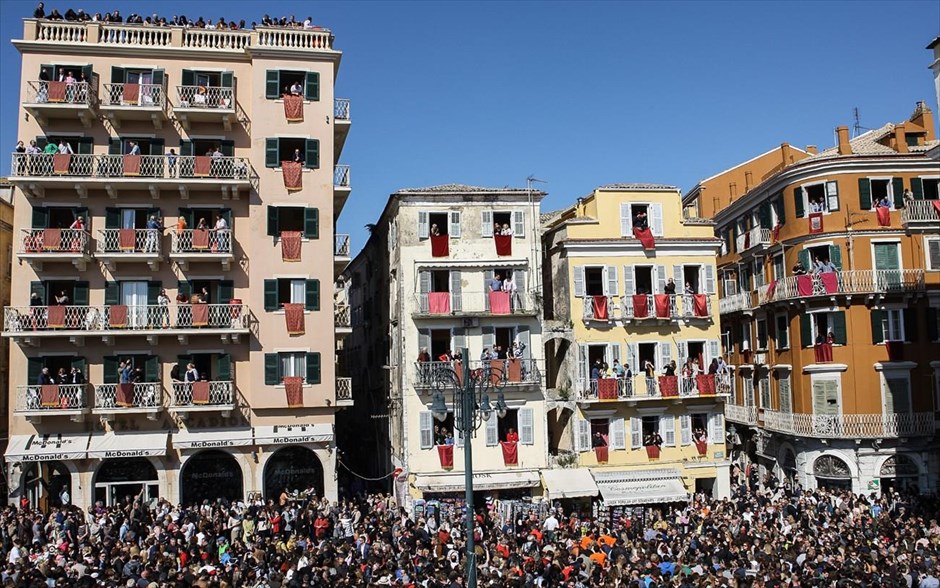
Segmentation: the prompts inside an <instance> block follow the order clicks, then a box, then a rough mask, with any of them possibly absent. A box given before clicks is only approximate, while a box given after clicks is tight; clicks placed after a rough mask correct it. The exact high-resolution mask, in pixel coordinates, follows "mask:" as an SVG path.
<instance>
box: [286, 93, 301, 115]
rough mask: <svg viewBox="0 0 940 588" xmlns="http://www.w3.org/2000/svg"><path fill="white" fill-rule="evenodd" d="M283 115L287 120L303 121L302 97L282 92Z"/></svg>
mask: <svg viewBox="0 0 940 588" xmlns="http://www.w3.org/2000/svg"><path fill="white" fill-rule="evenodd" d="M284 116H285V117H286V118H287V122H303V120H304V97H303V96H300V95H294V94H284Z"/></svg>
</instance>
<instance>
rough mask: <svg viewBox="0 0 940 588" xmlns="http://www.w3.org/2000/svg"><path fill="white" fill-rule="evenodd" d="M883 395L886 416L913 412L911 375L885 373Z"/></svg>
mask: <svg viewBox="0 0 940 588" xmlns="http://www.w3.org/2000/svg"><path fill="white" fill-rule="evenodd" d="M883 375H884V380H883V386H882V394H883V395H884V396H883V398H884V414H906V413H909V412H911V381H910V378H909V374H906V373H904V374H900V373H885V374H883Z"/></svg>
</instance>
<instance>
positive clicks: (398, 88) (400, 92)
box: [0, 0, 940, 250]
mask: <svg viewBox="0 0 940 588" xmlns="http://www.w3.org/2000/svg"><path fill="white" fill-rule="evenodd" d="M46 6H47V10H48V9H51V8H53V7H55V8H59V9H60V11H61V12H65V9H66V8H68V7H69V6H72V7H74V8H76V9H78V8H83V9H84V10H85V11H86V12H92V13H93V12H97V11H102V12H103V11H105V10H113V9H115V8H117V9H119V10H120V11H121V13H122V14H123V15H125V16H126V15H127V14H129V13H131V12H141V13H142V14H148V13H151V12H153V10H154V9H155V8H156V9H157V10H158V11H159V13H160V14H162V15H167V16H172V15H173V14H175V13H181V14H186V15H187V16H189V17H191V18H196V17H199V16H200V15H202V16H204V17H206V18H212V19H216V18H218V17H219V16H224V17H225V18H226V19H242V18H244V19H245V20H246V21H248V22H251V21H252V20H260V17H261V13H260V12H259V8H257V7H258V6H262V7H264V9H266V10H269V11H270V12H271V14H272V15H275V14H276V15H290V14H295V15H296V16H297V17H298V18H303V17H305V16H308V15H310V16H312V17H313V19H314V21H315V22H316V23H318V24H322V25H324V26H328V27H330V28H331V29H332V30H333V32H334V33H335V35H336V46H337V47H338V48H339V49H341V50H343V51H344V56H343V63H342V67H341V68H340V75H339V79H338V85H337V96H340V97H348V98H350V99H352V111H351V112H352V120H353V126H352V131H351V133H350V136H349V139H348V141H347V143H346V148H345V150H344V153H343V158H342V159H343V163H348V164H350V165H351V166H352V185H353V192H352V197H351V198H350V200H349V203H348V204H347V206H346V208H345V210H344V211H343V215H342V217H341V219H340V222H339V228H338V230H339V231H340V232H347V233H352V234H353V238H354V248H355V249H356V250H358V249H359V247H361V245H362V243H363V242H364V239H365V237H366V232H365V230H364V229H363V225H365V224H366V223H369V222H374V221H375V219H376V216H377V215H378V214H379V211H380V210H381V207H382V206H383V205H384V202H385V200H386V198H387V197H388V194H389V193H391V192H394V191H395V190H397V189H399V188H403V187H414V186H424V185H431V184H440V183H450V182H460V183H468V184H480V185H487V186H507V185H511V186H521V185H524V184H525V178H526V176H528V175H529V174H535V175H536V176H538V177H540V178H542V179H545V180H547V181H548V184H546V185H545V186H544V189H546V190H547V191H548V192H549V193H550V196H549V197H548V199H547V200H546V201H545V203H544V205H543V207H544V209H546V210H547V209H553V208H559V207H561V206H564V205H567V204H569V203H571V202H573V200H574V199H575V198H576V197H577V196H580V195H583V194H586V193H588V192H589V191H590V190H591V189H592V188H593V187H595V186H597V185H600V184H605V183H610V182H642V181H649V182H662V183H668V184H674V185H678V186H680V187H681V188H682V189H683V190H685V189H688V188H689V187H691V186H692V185H694V184H695V182H696V181H697V180H699V179H701V178H704V177H707V176H709V175H711V174H713V173H715V172H717V171H720V170H721V169H724V168H727V167H730V166H731V165H733V164H735V163H737V162H740V161H743V160H746V159H749V158H750V157H752V156H754V155H756V154H758V153H761V152H763V151H766V150H768V149H770V148H772V147H774V146H777V145H779V144H780V143H781V142H783V141H789V142H791V143H793V144H795V145H799V146H804V145H807V144H817V145H819V146H820V148H824V147H827V146H831V145H832V143H833V131H832V130H833V128H835V127H836V126H838V125H842V124H845V125H849V126H851V125H852V124H853V119H852V109H853V108H854V107H858V108H859V110H860V113H861V124H862V125H863V126H865V127H878V126H880V125H882V124H883V123H885V122H888V121H900V120H903V119H905V118H906V117H907V116H909V115H910V113H911V112H912V111H913V109H914V104H915V102H916V101H917V100H927V102H928V104H929V105H930V106H931V108H932V109H933V110H934V111H935V112H936V111H937V105H936V99H935V93H934V89H933V82H932V78H931V73H930V71H929V70H928V69H927V66H928V65H929V63H930V58H931V56H930V52H928V51H926V50H925V49H924V47H925V46H926V45H927V44H928V43H929V42H930V41H931V40H932V39H933V38H934V37H936V36H937V35H938V34H940V24H938V23H940V2H937V1H936V0H933V1H923V2H904V1H891V2H834V1H832V2H717V3H711V2H678V1H675V2H570V3H569V2H495V1H494V2H430V1H426V2H401V3H400V2H358V1H349V2H277V3H275V2H270V3H259V2H237V1H231V0H229V1H225V2H222V1H215V0H213V1H204V2H191V1H187V2H180V1H176V0H161V1H159V2H156V1H154V2H128V1H117V0H112V1H108V2H99V1H86V0H67V1H66V0H61V1H60V0H51V1H48V2H46ZM34 7H35V2H20V1H12V0H0V32H2V37H3V43H2V49H0V75H2V79H3V80H4V81H5V82H6V83H4V84H3V86H2V90H0V142H2V145H4V146H6V147H8V149H9V150H12V149H13V146H14V144H15V142H16V117H17V100H18V96H19V90H18V88H17V87H16V86H15V85H14V84H11V83H10V82H11V81H12V80H18V79H19V75H20V72H19V65H18V64H19V61H18V54H17V51H16V50H15V49H14V48H13V46H12V45H11V44H10V39H12V38H18V37H20V36H21V35H22V24H21V22H20V19H21V18H22V17H25V16H29V15H31V14H32V11H33V8H34ZM275 7H276V8H275ZM9 164H10V162H9V159H8V158H7V157H3V158H0V174H2V173H8V172H9Z"/></svg>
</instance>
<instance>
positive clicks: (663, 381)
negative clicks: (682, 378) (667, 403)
mask: <svg viewBox="0 0 940 588" xmlns="http://www.w3.org/2000/svg"><path fill="white" fill-rule="evenodd" d="M659 393H660V394H662V396H663V397H664V398H667V397H672V396H678V395H679V377H678V376H659Z"/></svg>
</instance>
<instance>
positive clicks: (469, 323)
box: [463, 318, 480, 329]
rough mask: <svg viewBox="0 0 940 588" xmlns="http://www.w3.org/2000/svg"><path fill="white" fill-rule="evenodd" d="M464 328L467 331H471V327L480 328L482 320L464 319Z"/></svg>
mask: <svg viewBox="0 0 940 588" xmlns="http://www.w3.org/2000/svg"><path fill="white" fill-rule="evenodd" d="M463 326H464V328H465V329H469V328H470V327H479V326H480V319H475V318H465V319H463Z"/></svg>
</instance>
